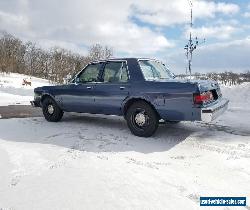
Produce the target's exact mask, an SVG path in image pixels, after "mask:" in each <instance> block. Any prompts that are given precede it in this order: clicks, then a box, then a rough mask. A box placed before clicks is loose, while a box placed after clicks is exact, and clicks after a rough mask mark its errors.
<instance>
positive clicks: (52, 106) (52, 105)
mask: <svg viewBox="0 0 250 210" xmlns="http://www.w3.org/2000/svg"><path fill="white" fill-rule="evenodd" d="M42 109H43V115H44V117H45V119H46V120H47V121H49V122H58V121H60V120H61V119H62V116H63V111H62V110H61V109H60V107H59V106H58V105H57V104H56V102H55V101H54V100H53V99H52V98H50V97H47V98H45V99H44V100H43V102H42Z"/></svg>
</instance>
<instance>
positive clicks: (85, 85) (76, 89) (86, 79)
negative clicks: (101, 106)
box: [62, 63, 102, 113]
mask: <svg viewBox="0 0 250 210" xmlns="http://www.w3.org/2000/svg"><path fill="white" fill-rule="evenodd" d="M101 66H102V63H93V64H89V65H88V66H87V67H86V68H85V69H83V70H82V71H81V72H80V73H79V74H78V75H77V77H76V78H75V80H74V83H72V84H70V85H68V88H67V91H65V93H64V94H63V95H62V104H63V109H64V110H66V111H70V112H83V113H84V112H85V113H96V109H95V106H94V95H93V94H94V88H95V84H96V83H97V82H98V81H99V78H100V70H101Z"/></svg>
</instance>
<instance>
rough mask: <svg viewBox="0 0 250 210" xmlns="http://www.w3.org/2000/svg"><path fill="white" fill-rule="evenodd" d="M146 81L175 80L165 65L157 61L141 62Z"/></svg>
mask: <svg viewBox="0 0 250 210" xmlns="http://www.w3.org/2000/svg"><path fill="white" fill-rule="evenodd" d="M139 65H140V67H141V70H142V73H143V75H144V78H145V80H148V81H149V80H161V79H173V78H174V76H173V73H171V72H170V71H169V70H168V69H167V68H166V66H165V65H163V64H162V63H160V62H159V61H155V60H139Z"/></svg>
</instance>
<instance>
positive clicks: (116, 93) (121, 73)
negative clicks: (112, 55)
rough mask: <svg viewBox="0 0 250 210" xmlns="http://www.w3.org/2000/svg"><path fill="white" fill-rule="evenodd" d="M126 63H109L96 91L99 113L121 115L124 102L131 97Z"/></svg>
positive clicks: (96, 103)
mask: <svg viewBox="0 0 250 210" xmlns="http://www.w3.org/2000/svg"><path fill="white" fill-rule="evenodd" d="M128 75H129V74H128V69H127V65H126V62H125V61H108V62H106V63H105V67H104V69H103V72H102V76H101V80H102V82H99V83H97V84H96V86H95V89H94V95H95V106H96V109H97V112H98V113H102V114H114V115H121V114H122V112H121V106H122V103H123V101H124V100H125V99H126V98H127V97H128V96H129V89H130V84H129V76H128Z"/></svg>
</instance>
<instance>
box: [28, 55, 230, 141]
mask: <svg viewBox="0 0 250 210" xmlns="http://www.w3.org/2000/svg"><path fill="white" fill-rule="evenodd" d="M34 93H35V97H34V101H32V102H31V103H32V105H33V106H39V107H42V108H43V112H44V114H46V113H45V112H47V114H51V113H52V115H53V112H52V111H53V108H55V107H56V108H58V110H59V111H60V112H61V113H63V112H78V113H92V114H106V115H119V116H124V117H125V119H126V120H127V121H128V117H129V116H127V113H128V111H129V109H130V108H131V106H132V107H133V106H135V105H134V104H137V105H136V106H139V107H141V106H143V107H144V108H143V110H144V111H141V112H139V111H138V113H137V114H135V116H134V118H135V119H134V122H136V123H137V122H141V124H140V123H139V124H140V125H142V124H143V122H144V123H145V122H146V121H147V123H150V122H151V121H152V119H151V118H149V116H147V115H145V114H143V113H145V110H148V112H149V113H151V111H152V113H151V114H152V116H153V115H154V116H155V119H154V120H153V121H157V126H158V121H159V120H162V119H163V120H164V121H169V122H179V121H205V122H210V121H212V120H213V119H215V118H216V117H218V116H219V115H221V114H222V113H223V112H224V111H225V110H226V109H227V106H228V102H229V101H228V100H227V99H224V98H223V97H222V94H221V91H220V87H219V85H218V83H217V82H215V81H209V80H180V79H175V78H174V75H173V74H172V73H171V72H170V71H169V70H168V69H167V68H166V67H165V65H164V64H162V63H161V62H160V61H157V60H154V59H147V58H117V59H108V60H100V61H96V62H91V63H89V64H88V65H87V66H85V67H84V68H83V69H82V70H81V71H80V72H79V73H77V74H76V76H75V77H74V78H73V79H72V80H71V81H70V82H69V84H67V85H57V86H44V87H38V88H35V90H34ZM48 98H49V99H50V101H51V102H50V103H49V102H48V103H47V105H44V100H45V99H46V100H47V101H48ZM52 102H53V103H52ZM49 105H51V106H49ZM52 105H53V106H52ZM44 106H46V107H44ZM136 106H135V107H134V109H138V110H140V109H139V108H136ZM145 107H146V108H145ZM49 109H50V112H48V110H49ZM149 109H151V110H149ZM49 116H50V115H48V116H47V118H46V119H47V120H49V121H58V120H50V119H49ZM45 117H46V116H45ZM130 117H131V116H130ZM147 117H148V118H147ZM131 118H132V117H131ZM59 120H60V119H59ZM140 120H141V121H140ZM131 123H132V121H131ZM128 125H129V124H128ZM130 126H131V125H129V127H130ZM144 126H145V125H144ZM157 126H156V127H157ZM141 127H142V126H141ZM141 127H139V129H140V128H141ZM130 129H131V128H130ZM145 129H146V128H145ZM142 130H143V129H142ZM153 130H154V129H153ZM155 130H156V129H155ZM155 130H154V131H153V132H151V133H150V134H148V133H147V134H144V133H145V132H139V133H138V132H133V131H132V130H131V131H132V133H134V134H135V135H138V136H151V135H153V133H154V132H155Z"/></svg>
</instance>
